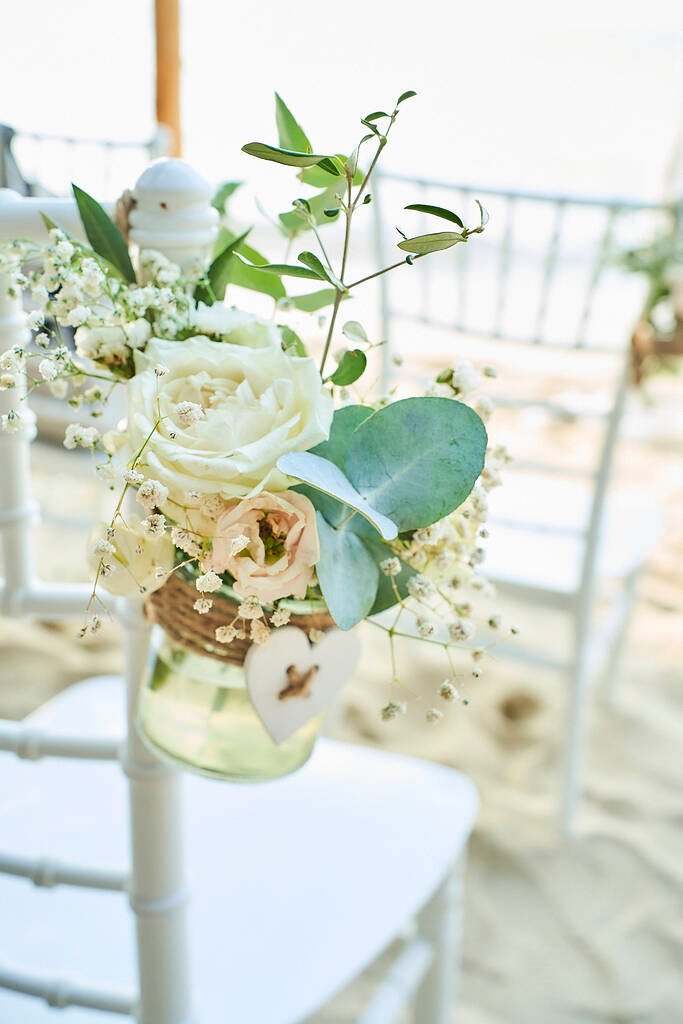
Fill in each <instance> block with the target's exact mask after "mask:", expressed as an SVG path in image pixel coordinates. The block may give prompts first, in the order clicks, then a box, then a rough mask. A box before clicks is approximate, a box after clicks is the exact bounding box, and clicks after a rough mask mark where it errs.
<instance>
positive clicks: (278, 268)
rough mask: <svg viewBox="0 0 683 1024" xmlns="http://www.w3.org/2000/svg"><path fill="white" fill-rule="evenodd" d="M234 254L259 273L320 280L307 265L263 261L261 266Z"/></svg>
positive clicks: (246, 265)
mask: <svg viewBox="0 0 683 1024" xmlns="http://www.w3.org/2000/svg"><path fill="white" fill-rule="evenodd" d="M235 256H236V258H237V259H238V260H239V261H240V262H241V263H243V264H244V266H245V267H249V269H250V270H255V271H257V272H258V273H259V274H275V275H276V276H277V277H306V278H308V279H309V280H311V281H319V280H320V276H319V275H318V274H314V273H313V271H312V270H309V269H308V267H296V266H290V265H289V264H288V263H265V264H263V265H262V266H257V265H256V264H252V263H247V261H246V260H243V259H242V257H241V256H240V255H239V253H235Z"/></svg>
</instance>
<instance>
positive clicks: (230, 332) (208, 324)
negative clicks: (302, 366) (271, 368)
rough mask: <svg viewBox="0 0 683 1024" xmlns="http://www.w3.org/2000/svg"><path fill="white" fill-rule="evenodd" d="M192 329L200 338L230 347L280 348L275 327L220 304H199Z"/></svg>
mask: <svg viewBox="0 0 683 1024" xmlns="http://www.w3.org/2000/svg"><path fill="white" fill-rule="evenodd" d="M191 320H192V326H193V327H196V328H197V330H198V331H200V332H201V333H202V334H211V335H213V336H216V337H220V338H222V339H223V340H225V341H228V342H230V344H231V345H248V346H249V347H250V348H263V347H264V346H267V345H276V346H277V347H280V345H281V343H282V338H281V336H280V332H279V330H278V329H277V327H276V326H275V324H271V323H269V322H268V321H267V320H261V319H260V318H259V317H257V316H252V314H251V313H246V312H245V311H244V310H243V309H236V308H235V307H234V306H224V305H223V303H222V302H214V304H213V306H205V305H204V303H203V302H200V303H199V305H198V306H197V309H196V310H193V312H192V314H191Z"/></svg>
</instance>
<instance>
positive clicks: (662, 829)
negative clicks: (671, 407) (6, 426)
mask: <svg viewBox="0 0 683 1024" xmlns="http://www.w3.org/2000/svg"><path fill="white" fill-rule="evenodd" d="M638 415H640V414H638ZM667 422H668V420H667V417H666V416H665V417H664V418H663V420H662V424H663V427H662V429H661V430H659V432H658V431H657V430H655V431H654V436H653V438H652V439H651V440H650V441H648V442H643V441H640V442H633V441H628V442H627V449H628V452H627V454H628V456H629V459H628V461H629V465H630V468H631V471H632V473H633V472H635V473H636V476H637V475H638V472H639V468H638V467H640V468H641V469H642V472H643V473H645V472H646V468H647V472H652V470H653V468H654V469H655V470H656V475H657V477H658V478H659V479H660V480H662V479H663V480H665V481H667V487H666V488H665V490H666V493H667V499H666V504H667V508H668V514H669V522H668V527H667V531H666V533H665V535H664V537H663V539H662V541H661V542H660V544H659V547H658V548H657V551H656V553H655V555H654V557H653V559H652V561H651V564H650V567H649V570H648V573H647V575H646V578H645V580H644V582H643V585H642V587H641V591H640V594H639V598H638V602H637V606H636V609H635V615H634V619H633V624H632V628H631V631H630V635H629V644H628V654H627V657H626V659H625V661H624V667H623V671H622V672H621V673H620V678H619V680H618V685H617V688H616V693H615V698H614V702H613V703H612V704H611V705H608V704H605V703H604V702H603V701H601V700H600V699H599V686H597V685H596V688H595V693H594V697H593V700H592V713H591V736H590V744H589V751H588V757H587V765H586V769H587V770H586V779H585V796H584V800H583V803H582V808H581V821H580V830H579V835H578V838H576V839H574V840H573V841H571V842H566V843H562V842H560V841H559V840H558V837H557V834H556V832H555V827H554V826H555V815H556V811H557V807H558V794H559V778H558V765H559V763H560V758H561V753H562V737H563V734H564V721H565V719H564V711H565V697H566V693H565V686H564V684H563V682H562V680H561V679H560V678H559V677H556V676H555V675H554V674H553V673H551V672H547V671H542V670H539V669H531V668H529V667H528V666H525V665H524V664H523V663H514V662H508V661H506V660H504V659H503V658H500V657H495V656H494V657H493V658H492V659H491V663H490V665H489V666H488V668H487V669H486V671H485V673H484V675H483V676H482V678H481V679H480V680H478V681H476V682H474V681H473V682H472V683H471V684H470V686H469V697H470V702H469V705H468V706H467V707H464V706H462V705H458V706H457V707H456V708H455V709H453V710H452V711H449V713H448V715H447V716H446V718H445V719H444V721H443V722H441V723H440V724H439V725H438V726H436V727H433V728H429V727H427V726H426V725H425V724H424V720H423V709H424V706H425V703H424V701H426V700H428V701H429V702H430V703H431V702H432V700H433V697H431V696H430V694H433V693H434V691H435V689H436V687H437V686H438V684H439V682H440V681H441V680H442V679H443V677H444V675H445V671H444V670H445V666H444V664H443V663H442V657H443V656H442V655H441V657H437V656H436V655H433V654H431V653H430V651H429V650H427V651H425V649H424V645H421V646H420V647H419V648H417V649H416V648H412V649H411V648H410V647H406V649H405V651H404V652H403V655H402V665H403V666H404V668H403V673H404V678H406V679H410V683H411V685H412V686H413V687H414V688H415V689H416V690H417V691H418V692H419V693H420V694H422V695H423V700H421V701H420V700H417V701H415V702H414V704H413V705H412V708H411V710H410V711H409V713H408V714H407V715H406V717H405V718H404V719H401V720H400V721H399V722H396V723H392V725H391V726H387V725H384V724H382V723H381V722H380V720H379V716H378V709H379V707H381V704H382V703H383V702H384V699H385V698H386V677H387V650H386V648H385V646H384V639H383V637H382V636H381V635H379V634H378V633H377V632H376V631H374V630H371V629H370V628H369V627H367V628H366V629H365V633H366V634H367V635H366V637H365V640H366V648H365V656H364V660H363V664H362V666H361V670H360V671H359V673H358V675H357V677H356V679H355V680H354V682H353V683H352V684H351V685H350V686H349V688H348V689H347V691H346V693H345V695H344V699H343V703H342V705H341V706H340V707H339V708H338V709H337V710H336V711H335V712H334V714H333V715H332V716H331V718H330V723H329V727H328V728H329V731H331V732H333V733H335V734H336V735H341V736H343V737H345V738H348V739H352V740H355V741H358V742H362V743H369V744H372V745H378V746H383V747H385V748H390V749H393V750H397V751H402V752H404V753H412V754H416V755H419V756H422V757H429V758H434V759H437V760H440V761H443V762H445V763H447V764H450V765H454V766H456V767H458V768H460V769H461V770H463V771H465V772H466V773H467V774H468V775H470V776H471V777H472V779H473V780H474V781H475V783H476V785H477V787H478V788H479V791H480V794H481V801H482V807H481V814H480V817H479V821H478V824H477V827H476V830H475V833H474V837H473V840H472V845H471V856H470V863H469V872H468V879H467V910H466V914H467V916H466V933H465V944H464V971H463V979H462V989H461V1002H460V1008H459V1013H458V1016H457V1020H458V1022H459V1024H675V1022H676V1021H678V1020H681V1019H683V980H682V978H681V967H682V966H683V955H682V953H683V949H682V946H683V926H682V924H681V922H682V921H683V916H682V914H681V912H682V911H683V884H682V883H683V844H682V843H681V819H682V817H683V814H682V810H683V808H682V803H681V792H682V788H681V783H682V782H683V772H682V771H681V764H682V758H681V737H682V736H683V729H682V728H681V726H682V722H681V717H682V716H681V703H680V692H681V681H682V680H681V677H682V674H683V673H682V672H681V665H682V664H683V636H682V634H681V610H682V609H683V521H682V520H681V517H680V514H679V512H678V510H679V508H680V503H681V499H683V484H681V481H680V478H679V479H678V480H677V479H676V476H675V474H676V472H678V473H679V474H680V468H679V467H680V448H679V446H678V445H677V443H676V442H672V441H671V439H670V436H669V434H668V431H667V429H665V428H666V424H667ZM662 424H660V426H661V425H662ZM627 427H628V424H627ZM634 432H635V433H638V434H640V433H642V432H641V431H640V429H639V428H638V429H635V431H634V430H631V433H634ZM628 433H629V431H628V429H627V434H628ZM34 463H35V467H36V488H37V492H38V497H39V499H40V500H41V502H42V503H43V506H44V509H45V513H46V518H45V521H44V524H43V526H41V527H40V529H39V531H38V538H37V550H38V562H39V565H40V566H41V568H42V569H43V570H44V573H45V575H46V576H48V577H49V578H52V579H57V578H78V577H79V576H82V567H83V555H82V552H83V539H82V537H83V529H84V527H85V525H86V523H87V521H88V519H89V518H90V517H91V516H92V515H93V514H96V512H97V507H96V506H97V499H96V498H95V496H94V490H93V486H92V482H91V478H90V475H89V473H88V472H87V466H86V464H85V461H84V460H81V461H79V460H78V459H74V458H73V457H71V456H70V455H67V453H65V452H64V451H63V450H60V449H57V448H53V447H49V446H42V445H39V446H37V448H36V451H35V459H34ZM514 614H515V615H518V616H519V619H520V621H521V622H522V623H523V631H526V632H527V634H528V633H529V631H531V633H535V634H538V635H542V636H546V637H548V638H550V641H551V643H552V642H554V641H555V638H558V639H557V641H556V642H557V643H560V642H561V640H560V639H559V638H560V636H561V632H560V630H561V627H560V625H559V624H558V623H557V622H556V621H555V619H554V616H553V615H551V614H550V613H548V612H541V610H539V609H537V608H534V609H531V610H530V611H524V610H523V609H514ZM74 632H75V631H74V627H73V623H66V624H52V625H47V624H43V623H23V622H19V623H18V622H11V623H10V622H8V621H0V645H1V649H2V659H1V660H0V716H5V717H10V718H21V717H23V715H25V714H27V713H28V712H29V711H30V710H31V709H32V708H34V707H36V706H37V705H39V704H40V703H42V702H43V701H44V700H46V699H47V698H49V697H50V696H51V695H52V694H54V693H56V692H58V691H59V690H60V689H62V688H63V687H65V686H67V685H68V684H69V683H71V682H73V681H75V680H77V679H79V678H82V677H83V676H85V675H88V674H91V673H94V672H102V671H109V670H115V669H117V668H118V666H119V665H120V652H119V648H118V638H117V635H116V631H115V629H114V627H107V628H106V629H105V630H104V631H103V633H102V634H101V635H100V636H98V637H97V638H96V639H95V640H91V641H87V642H83V641H78V640H76V639H75V636H74ZM438 653H440V652H437V654H438ZM399 855H400V854H399ZM376 974H377V970H376V969H375V970H371V971H369V972H368V974H367V976H366V977H364V978H363V979H361V980H360V981H359V982H358V983H356V984H355V985H354V986H353V987H352V988H351V989H350V990H349V991H348V992H346V993H345V994H344V995H343V996H341V997H339V998H338V999H337V1000H336V1001H335V1002H334V1003H333V1004H332V1006H331V1007H330V1008H329V1010H328V1011H326V1013H325V1014H324V1015H320V1016H318V1017H316V1024H350V1022H351V1021H353V1020H354V1019H356V1017H357V1012H358V1010H359V1008H360V1006H361V1004H362V1000H363V997H364V996H365V995H366V994H367V993H368V992H369V991H370V990H371V987H372V984H373V982H374V979H375V976H376ZM454 1019H455V1015H454Z"/></svg>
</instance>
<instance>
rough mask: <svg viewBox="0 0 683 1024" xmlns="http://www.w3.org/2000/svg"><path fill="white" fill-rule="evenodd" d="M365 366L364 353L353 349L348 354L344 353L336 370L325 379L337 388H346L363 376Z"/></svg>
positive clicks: (366, 360)
mask: <svg viewBox="0 0 683 1024" xmlns="http://www.w3.org/2000/svg"><path fill="white" fill-rule="evenodd" d="M367 365H368V357H367V356H366V355H365V352H362V351H361V350H360V349H359V348H354V349H352V350H351V351H350V352H345V353H344V355H343V356H342V358H341V362H340V363H339V365H338V367H337V369H336V370H335V371H334V373H333V374H332V375H331V376H330V377H328V378H327V379H328V380H330V381H331V382H332V383H333V384H336V385H337V387H340V388H345V387H348V385H349V384H353V383H354V381H357V380H358V378H359V377H362V376H363V374H364V373H365V367H366V366H367Z"/></svg>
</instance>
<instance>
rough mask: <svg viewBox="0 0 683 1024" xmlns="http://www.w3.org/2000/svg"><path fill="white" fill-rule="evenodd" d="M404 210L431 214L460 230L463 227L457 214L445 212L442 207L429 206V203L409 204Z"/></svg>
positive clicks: (450, 211) (449, 211)
mask: <svg viewBox="0 0 683 1024" xmlns="http://www.w3.org/2000/svg"><path fill="white" fill-rule="evenodd" d="M405 209H406V210H417V211H418V213H431V214H433V215H434V216H435V217H442V218H443V219H444V220H450V221H451V222H452V223H453V224H457V225H458V227H460V228H464V227H465V225H464V224H463V222H462V220H461V219H460V217H458V215H457V213H453V211H452V210H446V209H445V208H444V207H443V206H430V204H429V203H411V204H410V206H406V207H405Z"/></svg>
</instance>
